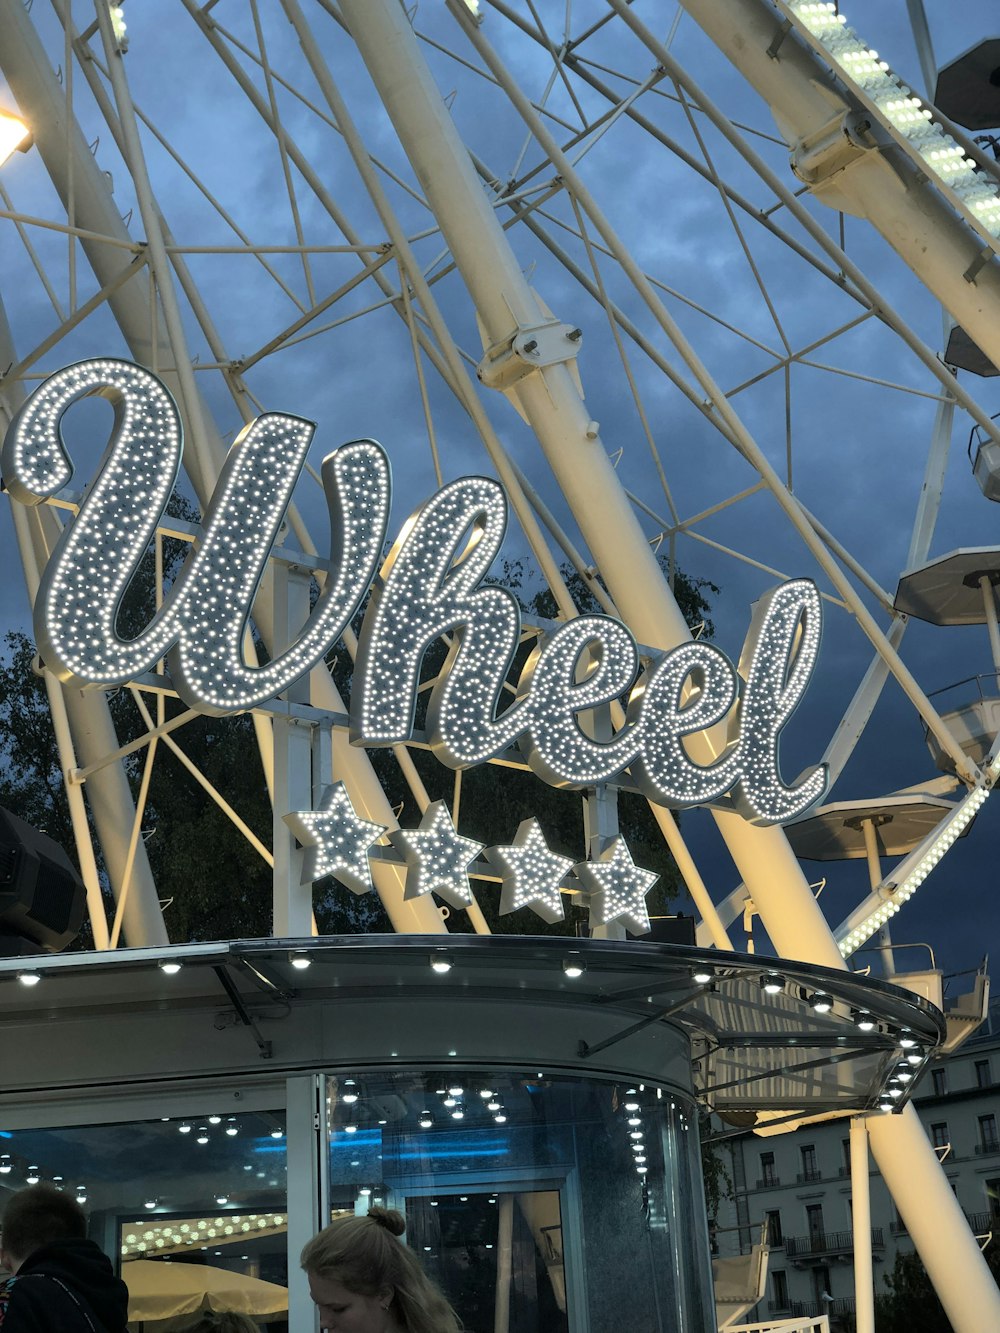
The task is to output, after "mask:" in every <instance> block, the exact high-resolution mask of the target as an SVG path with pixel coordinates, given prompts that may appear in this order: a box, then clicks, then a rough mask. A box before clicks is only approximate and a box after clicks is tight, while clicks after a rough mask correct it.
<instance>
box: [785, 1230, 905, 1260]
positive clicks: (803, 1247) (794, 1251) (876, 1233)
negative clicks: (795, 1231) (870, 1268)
mask: <svg viewBox="0 0 1000 1333" xmlns="http://www.w3.org/2000/svg"><path fill="white" fill-rule="evenodd" d="M884 1247H885V1238H884V1236H883V1235H882V1228H881V1227H872V1249H883V1248H884ZM853 1251H854V1232H853V1231H823V1232H818V1233H817V1234H816V1235H815V1236H786V1237H785V1254H786V1255H787V1256H788V1258H789V1259H792V1258H801V1257H803V1256H809V1257H815V1256H816V1255H820V1254H851V1253H853Z"/></svg>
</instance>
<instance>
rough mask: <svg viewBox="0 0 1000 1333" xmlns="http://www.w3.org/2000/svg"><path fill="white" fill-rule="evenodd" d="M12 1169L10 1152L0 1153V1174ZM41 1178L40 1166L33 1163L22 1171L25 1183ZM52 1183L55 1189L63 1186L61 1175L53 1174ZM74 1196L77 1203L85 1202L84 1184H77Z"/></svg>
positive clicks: (28, 1183) (30, 1183) (29, 1183)
mask: <svg viewBox="0 0 1000 1333" xmlns="http://www.w3.org/2000/svg"><path fill="white" fill-rule="evenodd" d="M13 1169H14V1163H13V1160H12V1159H11V1155H10V1153H8V1152H5V1153H0V1176H9V1175H10V1173H11V1171H13ZM41 1178H42V1172H41V1168H40V1167H38V1166H35V1165H34V1164H32V1165H30V1166H29V1167H28V1168H27V1170H26V1171H25V1173H24V1183H25V1184H26V1185H37V1184H38V1182H39V1181H40V1180H41ZM52 1184H53V1185H55V1187H56V1189H58V1190H61V1189H64V1188H65V1185H64V1182H63V1177H62V1176H53V1177H52ZM75 1197H76V1201H77V1203H79V1204H84V1203H86V1202H87V1187H86V1185H77V1187H76V1195H75Z"/></svg>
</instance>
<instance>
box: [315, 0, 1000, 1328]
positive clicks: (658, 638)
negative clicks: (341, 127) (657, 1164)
mask: <svg viewBox="0 0 1000 1333" xmlns="http://www.w3.org/2000/svg"><path fill="white" fill-rule="evenodd" d="M341 12H342V14H343V16H344V18H345V20H346V22H347V24H348V27H349V28H350V30H351V33H352V35H353V36H354V38H355V41H356V42H357V45H358V47H359V49H360V51H361V54H362V56H363V58H364V61H365V64H366V65H367V66H368V69H369V72H370V73H371V75H372V78H373V79H374V81H375V84H376V86H377V87H378V89H379V92H380V94H381V96H382V99H383V103H384V106H385V109H386V111H387V113H388V115H389V117H390V119H391V120H392V121H393V124H394V126H395V128H396V132H397V134H398V135H399V138H400V141H401V142H402V144H403V146H404V148H405V150H406V152H407V155H408V156H409V158H410V161H411V163H412V164H413V168H414V170H415V172H416V174H417V176H418V178H419V179H420V183H421V186H422V188H423V190H424V192H425V194H426V196H427V200H428V203H429V204H430V206H431V209H432V210H433V212H434V215H435V217H436V219H437V221H438V223H439V225H440V226H441V229H442V232H443V234H444V236H445V238H446V240H447V241H448V244H449V246H450V247H451V250H452V254H453V257H454V259H455V262H456V264H457V266H458V269H459V271H460V272H461V274H462V277H463V279H464V281H465V283H466V286H467V287H468V289H469V291H470V294H471V296H472V299H473V301H474V302H475V305H476V308H477V311H478V313H479V316H480V318H481V320H482V322H483V324H484V326H485V328H486V332H487V337H488V338H489V340H490V342H491V343H500V342H502V341H503V340H505V339H508V338H510V336H511V335H512V334H513V333H514V332H515V328H516V326H517V325H518V324H523V325H528V326H530V325H532V324H536V323H539V322H540V321H541V319H542V318H543V316H542V312H541V310H540V307H539V306H538V303H537V301H536V299H535V297H534V294H533V293H532V291H531V289H530V287H529V286H528V283H527V282H526V280H525V278H524V276H523V274H522V272H521V269H520V266H519V265H518V262H517V259H516V257H515V256H514V254H513V251H512V250H511V248H510V243H509V241H508V239H507V237H506V236H505V235H504V233H503V232H502V230H501V228H500V226H499V223H498V221H497V218H496V216H495V215H494V212H493V210H492V208H491V207H490V206H489V203H488V201H487V199H486V196H485V194H484V193H483V190H482V187H481V184H480V183H479V181H478V178H477V176H476V173H475V171H474V169H473V166H472V164H471V161H470V159H469V155H468V152H467V151H466V149H465V147H464V145H463V144H462V142H461V140H460V138H459V136H458V133H457V131H456V129H455V127H454V124H453V123H452V121H451V118H450V116H449V114H448V112H447V110H446V108H445V106H444V102H443V99H442V97H441V94H440V92H439V90H438V89H437V87H436V85H435V84H434V82H433V79H432V78H431V76H430V72H429V71H428V69H427V67H426V64H425V62H424V60H423V56H422V54H421V51H420V48H419V46H418V44H417V41H416V39H415V37H414V34H413V31H412V29H411V27H410V24H409V22H408V19H407V16H406V14H405V12H404V11H403V9H402V8H401V7H400V6H399V5H398V4H397V3H395V0H341ZM734 27H735V28H736V30H737V31H738V30H739V22H738V19H736V20H734ZM517 393H518V399H519V402H520V404H521V406H522V407H523V408H524V411H525V414H526V416H527V418H528V420H529V422H530V424H531V426H532V429H533V430H534V431H535V434H536V435H537V437H538V441H539V444H540V445H541V447H542V449H543V451H544V453H545V456H546V458H547V460H548V462H549V465H550V466H551V468H552V470H553V472H554V473H555V475H556V478H557V480H558V481H559V484H560V486H561V488H562V491H563V494H564V496H565V498H566V500H567V502H568V503H569V505H570V507H571V508H572V510H573V513H574V516H575V517H576V520H577V522H578V523H579V525H580V528H581V531H582V532H583V533H584V535H585V537H586V540H587V543H588V545H589V546H590V549H591V553H592V554H593V556H594V558H595V562H596V564H597V565H598V568H599V569H600V570H601V572H602V574H603V576H604V578H605V580H606V582H607V585H608V587H609V589H610V591H611V594H612V597H613V598H614V600H615V603H616V605H617V606H618V608H619V610H620V611H621V614H622V617H623V619H624V620H625V622H626V623H627V624H628V625H629V627H630V628H631V629H632V631H633V632H634V633H635V634H636V636H637V637H638V638H639V639H640V641H641V642H643V643H646V644H648V645H649V646H650V647H654V648H661V649H669V648H672V647H674V646H676V645H677V644H678V643H681V642H683V641H685V640H687V639H688V638H689V637H690V634H689V631H688V628H687V626H686V625H685V623H684V619H683V617H682V615H681V613H680V610H679V608H678V606H677V604H676V602H675V601H674V599H673V596H672V594H671V593H670V590H669V588H668V586H667V584H666V581H665V580H664V579H663V577H662V574H661V572H660V569H659V567H658V565H657V562H656V559H655V556H654V555H653V553H652V552H651V550H650V549H649V546H648V544H647V542H646V540H645V537H644V535H643V533H642V529H641V527H640V526H639V523H638V521H637V520H636V517H635V514H634V513H633V511H632V509H631V507H630V505H629V504H628V501H627V498H626V496H625V494H624V491H623V490H622V487H621V485H620V483H619V482H618V479H617V477H616V475H615V472H614V469H613V468H612V466H611V463H610V460H609V459H608V456H607V454H606V452H605V450H604V448H603V445H602V444H601V441H600V438H599V435H598V433H597V430H596V423H593V422H592V421H591V419H590V416H589V413H588V412H587V410H586V407H585V405H584V403H583V401H582V399H581V398H580V395H579V392H578V391H577V389H576V386H575V384H574V382H573V379H572V376H571V374H570V371H569V368H568V366H567V365H565V364H557V365H553V366H547V367H545V368H543V369H541V370H538V371H536V372H534V373H532V374H530V375H528V376H526V377H525V378H524V379H522V380H520V381H519V383H518V385H517ZM716 821H717V823H718V825H719V829H720V831H721V832H722V835H723V837H724V838H725V841H726V844H727V846H728V847H729V850H730V853H731V854H732V856H733V859H734V860H735V861H736V864H737V866H738V867H739V868H740V872H741V874H742V875H743V878H744V881H745V883H746V884H747V887H748V889H749V890H750V893H751V896H752V897H753V900H754V903H755V905H756V907H757V909H758V911H759V912H760V915H761V918H762V920H763V921H764V924H765V925H766V927H767V930H768V934H769V935H770V937H771V940H772V943H773V944H774V947H775V949H776V950H777V952H778V953H779V954H781V955H783V956H786V957H789V958H797V959H802V960H805V961H810V962H816V963H823V964H825V965H827V966H831V967H840V968H842V967H844V961H843V959H842V957H841V955H840V950H839V949H838V948H837V945H836V942H835V941H834V939H833V935H832V933H831V931H830V928H829V926H828V925H827V923H826V920H825V918H824V917H823V914H822V912H821V911H820V909H819V906H818V904H817V903H816V901H815V899H814V898H813V895H812V893H811V891H810V889H809V886H808V884H807V882H806V879H805V876H804V875H803V873H802V870H801V868H800V866H799V864H798V862H797V861H796V859H795V857H794V855H793V854H792V851H791V848H790V846H789V844H788V841H787V839H786V838H785V836H784V834H783V833H782V832H781V830H780V829H761V828H757V827H754V826H753V825H751V824H749V823H747V821H746V820H744V819H742V818H741V817H740V816H739V815H737V814H729V813H725V814H723V813H720V814H717V815H716ZM886 1121H891V1122H892V1124H891V1125H888V1124H886V1123H885V1122H886ZM883 1126H884V1127H883ZM914 1127H915V1131H914ZM872 1142H873V1147H875V1148H876V1155H877V1158H878V1162H879V1166H880V1167H881V1169H882V1172H883V1175H884V1176H885V1177H886V1179H887V1181H888V1180H889V1177H890V1176H892V1177H893V1179H895V1178H896V1177H897V1176H898V1175H899V1174H900V1173H901V1172H902V1173H903V1174H905V1172H906V1170H907V1163H908V1162H910V1163H912V1162H913V1161H914V1160H915V1159H919V1160H920V1171H919V1174H920V1176H921V1179H922V1182H923V1186H924V1189H925V1200H924V1206H925V1207H926V1208H927V1211H928V1212H929V1213H931V1214H933V1213H934V1212H936V1211H939V1210H942V1209H946V1208H947V1207H948V1205H949V1204H951V1205H954V1196H953V1195H952V1192H951V1189H950V1187H949V1185H948V1182H947V1180H946V1178H945V1176H944V1174H943V1172H942V1171H941V1169H940V1164H939V1163H938V1161H937V1158H936V1157H935V1155H934V1153H933V1152H932V1151H931V1149H930V1145H929V1144H928V1142H927V1140H926V1137H925V1136H924V1135H923V1132H922V1130H921V1129H920V1125H919V1121H918V1120H917V1119H916V1113H915V1112H914V1111H913V1110H912V1108H907V1109H906V1111H904V1112H903V1114H901V1115H898V1116H895V1115H894V1116H891V1117H883V1121H882V1122H881V1124H880V1126H879V1133H878V1137H877V1139H876V1137H875V1136H874V1135H873V1137H872ZM900 1188H901V1189H902V1188H903V1186H902V1183H900ZM890 1189H892V1190H893V1194H894V1197H895V1190H894V1189H893V1186H892V1185H891V1184H890ZM904 1192H905V1190H904ZM954 1206H955V1207H957V1205H954ZM959 1211H960V1210H959ZM963 1232H964V1235H963V1234H962V1233H963ZM911 1234H912V1233H911ZM952 1248H953V1250H954V1251H955V1253H956V1254H958V1253H960V1254H961V1256H962V1260H961V1264H960V1265H956V1264H954V1263H953V1264H952V1266H951V1267H950V1268H949V1266H948V1265H941V1264H939V1263H938V1262H937V1260H936V1255H935V1253H934V1251H933V1249H932V1248H928V1249H927V1251H926V1252H925V1250H924V1249H921V1257H922V1258H923V1260H924V1263H925V1265H926V1266H927V1269H928V1272H930V1274H931V1278H932V1281H933V1282H934V1285H935V1287H936V1288H937V1290H938V1292H939V1293H940V1294H941V1298H942V1301H943V1302H945V1306H946V1309H949V1313H951V1307H952V1306H954V1308H955V1310H956V1314H953V1315H952V1318H953V1322H955V1324H956V1328H957V1329H958V1330H959V1333H981V1330H982V1328H983V1327H986V1326H992V1325H991V1321H992V1324H995V1326H996V1327H997V1328H1000V1291H998V1289H997V1287H996V1284H995V1283H994V1282H993V1279H992V1276H991V1275H990V1273H989V1270H988V1268H987V1267H986V1264H985V1262H984V1261H983V1259H982V1256H981V1255H980V1254H979V1251H978V1247H977V1246H976V1244H975V1240H974V1238H973V1237H972V1235H971V1233H970V1232H969V1230H968V1227H967V1226H966V1225H965V1223H964V1219H962V1221H961V1222H960V1225H959V1227H958V1229H957V1236H955V1237H952ZM957 1272H960V1276H959V1277H958V1278H957V1279H956V1277H955V1273H957ZM959 1288H961V1290H959ZM946 1290H947V1292H948V1299H947V1300H946V1295H945V1292H946ZM970 1295H971V1300H970V1299H967V1297H969V1296H970ZM949 1302H950V1304H949ZM971 1311H974V1312H975V1313H974V1315H973V1314H972V1313H970V1312H971ZM959 1316H961V1317H959Z"/></svg>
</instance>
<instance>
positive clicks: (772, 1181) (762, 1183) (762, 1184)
mask: <svg viewBox="0 0 1000 1333" xmlns="http://www.w3.org/2000/svg"><path fill="white" fill-rule="evenodd" d="M780 1184H781V1180H780V1179H779V1178H778V1176H765V1177H764V1179H763V1180H758V1181H757V1188H758V1189H759V1190H769V1189H773V1188H774V1186H775V1185H780Z"/></svg>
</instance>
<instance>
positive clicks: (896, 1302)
mask: <svg viewBox="0 0 1000 1333" xmlns="http://www.w3.org/2000/svg"><path fill="white" fill-rule="evenodd" d="M883 1280H884V1282H885V1285H886V1286H887V1287H888V1289H889V1290H888V1292H886V1293H885V1294H879V1295H877V1296H876V1297H875V1328H876V1330H877V1333H952V1327H951V1323H950V1322H949V1320H948V1317H947V1315H946V1314H945V1312H944V1307H943V1306H942V1304H941V1302H940V1300H939V1299H938V1294H937V1292H936V1291H935V1290H934V1288H933V1287H932V1286H931V1280H930V1278H929V1277H928V1276H927V1270H926V1269H925V1268H924V1266H923V1264H922V1263H921V1262H920V1257H919V1255H917V1254H913V1253H904V1252H903V1251H902V1250H901V1251H900V1252H899V1253H898V1254H897V1255H896V1262H895V1263H894V1264H893V1266H892V1272H891V1273H886V1274H885V1276H884V1279H883Z"/></svg>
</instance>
